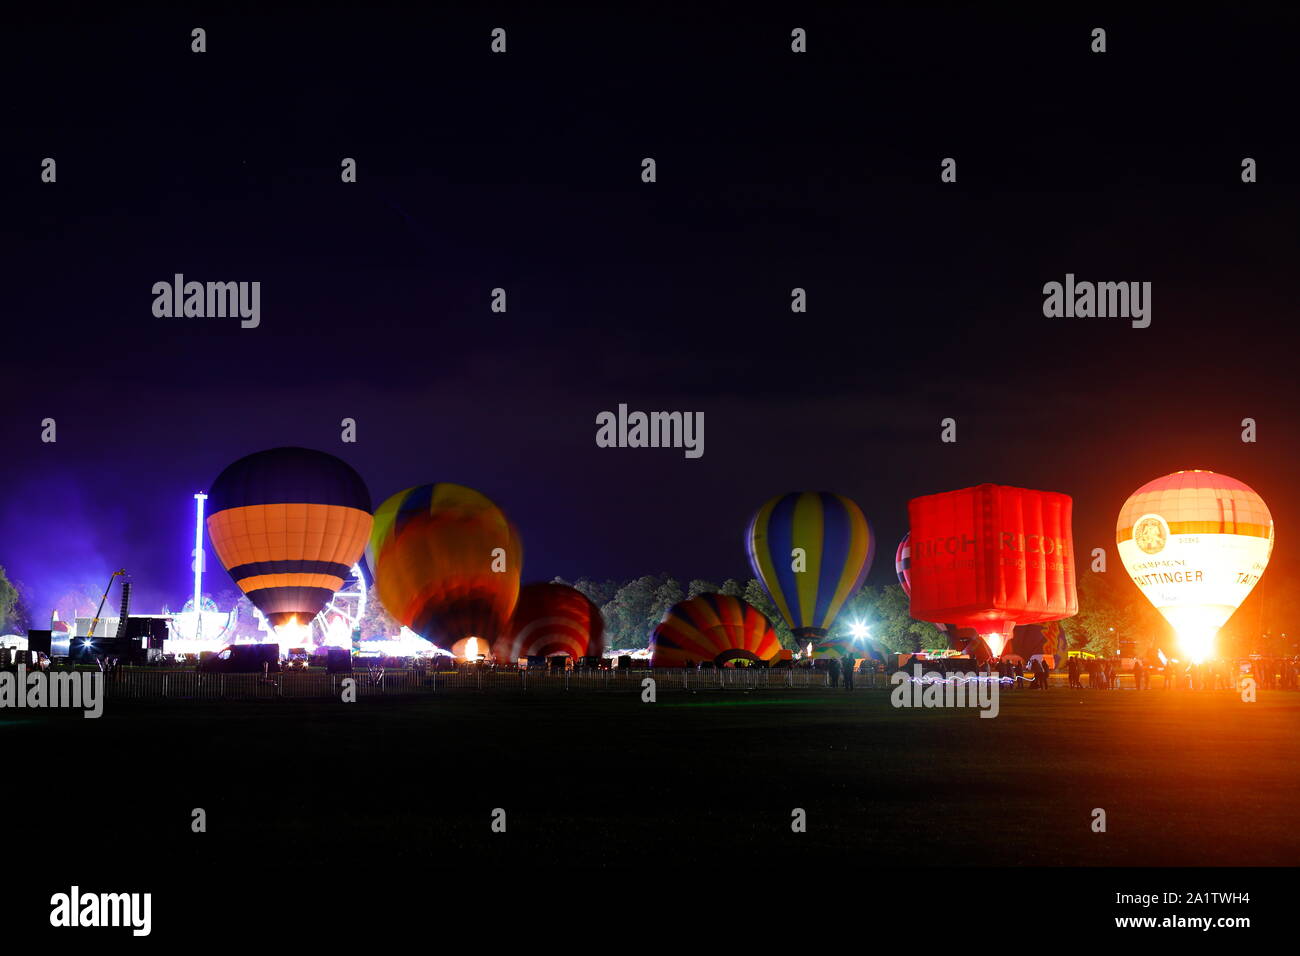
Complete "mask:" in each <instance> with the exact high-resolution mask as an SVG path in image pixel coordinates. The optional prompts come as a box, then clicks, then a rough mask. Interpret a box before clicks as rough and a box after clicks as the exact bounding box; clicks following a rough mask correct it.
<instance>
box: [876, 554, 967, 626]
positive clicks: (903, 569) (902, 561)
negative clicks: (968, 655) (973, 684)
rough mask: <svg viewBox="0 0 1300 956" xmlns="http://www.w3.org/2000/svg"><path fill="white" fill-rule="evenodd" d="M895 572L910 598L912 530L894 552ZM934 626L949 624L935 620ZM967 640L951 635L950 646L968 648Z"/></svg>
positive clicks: (909, 598)
mask: <svg viewBox="0 0 1300 956" xmlns="http://www.w3.org/2000/svg"><path fill="white" fill-rule="evenodd" d="M894 573H895V574H897V575H898V583H899V585H900V586H901V587H902V588H903V593H904V594H906V595H907V597H908V600H911V598H912V532H910V531H909V532H908V533H907V534H905V535H903V540H902V541H900V542H898V550H897V551H895V552H894ZM934 626H935V627H937V628H938V629H939V630H940V631H947V630H948V625H947V624H941V623H939V622H938V621H935V622H934ZM967 643H968V642H966V641H959V640H958V639H957V638H956V637H955V636H952V635H950V636H949V639H948V646H949V647H951V648H952V649H953V650H956V651H964V650H965V649H966V644H967Z"/></svg>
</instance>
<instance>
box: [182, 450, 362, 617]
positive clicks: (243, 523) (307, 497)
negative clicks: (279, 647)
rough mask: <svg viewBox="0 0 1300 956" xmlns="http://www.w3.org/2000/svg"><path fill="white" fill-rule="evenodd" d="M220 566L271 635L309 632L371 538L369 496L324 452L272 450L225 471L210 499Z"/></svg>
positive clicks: (211, 525)
mask: <svg viewBox="0 0 1300 956" xmlns="http://www.w3.org/2000/svg"><path fill="white" fill-rule="evenodd" d="M208 508H209V514H208V518H207V527H208V537H209V538H210V539H211V541H212V547H213V550H215V551H216V553H217V557H218V558H219V559H220V561H221V563H222V565H224V566H225V568H226V570H227V571H229V572H230V576H231V577H232V578H233V579H234V581H235V584H237V585H238V586H239V589H240V590H241V591H243V592H244V593H245V594H247V595H248V598H249V600H250V601H252V602H253V604H254V606H256V607H257V608H258V609H259V610H260V611H261V612H262V613H263V614H264V615H266V618H267V620H268V621H270V623H271V624H272V625H273V626H274V627H275V628H277V629H280V628H284V627H291V626H292V627H298V628H305V627H307V626H308V625H309V624H310V623H311V621H312V619H313V618H314V617H315V616H316V615H317V614H318V613H320V610H321V608H323V607H324V606H325V604H326V603H327V602H328V601H329V600H330V598H331V597H332V596H333V594H334V592H335V591H337V590H338V589H339V588H341V587H342V586H343V582H344V581H345V580H347V579H348V577H349V576H350V575H351V574H352V567H353V565H355V564H356V563H357V561H358V560H359V559H360V557H361V555H362V553H363V552H364V550H365V547H366V540H367V538H368V537H369V535H370V525H371V517H370V492H369V491H367V490H366V485H365V482H363V481H362V480H361V476H360V475H358V474H357V473H356V472H355V471H353V470H352V468H351V467H350V466H349V465H347V464H345V463H344V462H342V461H340V460H339V459H337V458H335V457H334V456H333V455H327V454H326V453H325V452H323V451H313V450H311V449H309V448H272V449H270V450H269V451H262V452H257V453H256V454H253V455H249V456H247V457H245V458H241V459H239V461H237V462H235V463H234V464H232V465H230V466H229V467H228V468H226V470H225V471H223V472H222V473H221V474H220V475H218V476H217V480H216V481H214V482H213V483H212V489H211V491H210V492H209V493H208Z"/></svg>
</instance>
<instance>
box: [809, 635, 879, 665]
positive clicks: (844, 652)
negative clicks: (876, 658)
mask: <svg viewBox="0 0 1300 956" xmlns="http://www.w3.org/2000/svg"><path fill="white" fill-rule="evenodd" d="M869 656H870V655H869V654H868V653H867V652H866V651H865V650H863V649H862V648H861V647H858V646H857V645H855V644H854V643H853V641H852V640H851V639H846V638H838V637H833V638H829V639H827V640H824V641H820V642H819V643H817V644H816V645H814V647H813V657H814V658H818V659H820V658H829V657H834V658H837V659H838V660H855V659H857V658H859V657H869Z"/></svg>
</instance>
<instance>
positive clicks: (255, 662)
mask: <svg viewBox="0 0 1300 956" xmlns="http://www.w3.org/2000/svg"><path fill="white" fill-rule="evenodd" d="M199 672H200V673H204V674H278V673H280V645H279V644H230V645H227V646H226V647H223V648H222V649H221V650H219V651H217V652H216V653H215V654H212V655H203V657H202V658H200V660H199Z"/></svg>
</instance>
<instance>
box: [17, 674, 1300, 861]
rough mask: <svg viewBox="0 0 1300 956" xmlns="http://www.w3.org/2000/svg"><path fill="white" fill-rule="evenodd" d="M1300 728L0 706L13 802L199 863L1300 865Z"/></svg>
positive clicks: (712, 706)
mask: <svg viewBox="0 0 1300 956" xmlns="http://www.w3.org/2000/svg"><path fill="white" fill-rule="evenodd" d="M1298 726H1300V694H1288V693H1281V692H1274V693H1267V692H1265V693H1263V694H1262V695H1261V697H1260V700H1259V702H1258V703H1255V704H1244V703H1242V702H1241V701H1240V700H1239V699H1238V698H1236V697H1235V696H1233V695H1231V694H1228V693H1186V692H1169V693H1166V692H1161V691H1154V692H1148V693H1135V692H1088V691H1084V692H1071V691H1067V690H1062V689H1053V690H1052V691H1048V692H1044V693H1033V692H1019V693H1014V694H1004V695H1003V698H1002V708H1001V715H1000V716H999V717H997V718H996V719H992V720H989V719H980V718H979V717H978V716H977V714H976V712H975V711H960V710H898V709H894V708H893V707H891V706H890V705H889V699H888V695H887V694H886V693H885V692H883V691H859V692H857V693H856V694H855V695H853V696H852V697H849V696H847V695H843V694H832V693H816V692H806V691H805V692H798V691H796V692H792V693H791V694H790V695H789V696H786V695H782V694H777V693H763V694H760V693H741V692H730V693H716V692H715V693H697V694H689V693H688V694H673V695H661V697H660V699H659V702H658V703H655V704H644V703H641V702H640V700H639V698H638V697H635V696H615V695H589V696H546V697H542V696H536V697H519V696H482V695H474V696H471V695H463V696H452V695H448V696H442V697H438V698H424V699H405V700H399V699H390V700H380V701H374V700H367V701H362V702H359V703H355V704H341V703H337V704H336V703H329V702H322V701H273V702H267V703H234V702H230V703H169V704H164V705H145V704H126V703H122V702H110V706H109V708H108V710H107V712H106V714H105V716H104V717H103V718H101V719H100V720H96V721H92V720H83V719H73V718H70V717H65V716H60V717H58V718H39V719H33V718H32V717H31V716H30V715H29V714H27V713H24V714H21V715H20V714H17V713H15V712H13V711H9V712H0V745H3V746H4V748H5V752H6V754H7V755H8V757H9V761H8V766H9V767H10V768H13V769H14V770H15V771H16V773H15V774H13V775H10V780H9V781H8V783H7V784H6V785H5V788H4V789H5V798H6V804H7V807H8V808H9V809H10V810H11V811H12V810H13V809H15V808H16V807H21V808H23V810H24V811H30V812H31V813H32V814H33V815H34V816H33V817H31V818H30V819H37V820H41V821H47V824H46V825H52V830H47V831H46V832H69V831H72V832H76V831H81V832H83V833H86V834H93V835H94V837H95V841H96V844H97V845H98V846H99V847H100V852H105V849H104V848H108V850H107V852H118V853H130V852H137V853H143V854H148V855H149V857H150V858H151V859H156V860H160V861H161V860H169V859H170V860H174V861H176V862H178V863H179V864H181V865H182V866H184V865H204V866H212V867H222V866H226V865H234V866H236V867H245V868H246V867H248V866H254V867H255V866H256V865H257V864H258V863H259V862H266V863H268V864H270V863H297V864H301V863H304V862H305V863H320V864H323V865H330V864H332V863H337V862H338V861H340V860H342V859H349V860H352V861H355V862H361V863H364V862H365V861H374V862H376V863H379V862H384V863H391V862H402V861H405V862H408V863H412V864H416V865H418V866H421V867H437V866H464V865H474V866H481V865H489V866H497V865H501V864H520V865H527V864H533V863H538V862H554V863H579V864H596V865H619V864H636V863H638V862H642V861H644V862H656V863H664V862H669V863H681V864H690V863H693V862H707V861H718V860H728V861H731V862H733V863H734V862H737V861H743V860H747V859H752V860H754V861H756V862H761V863H771V864H787V863H801V862H818V861H826V860H829V859H832V858H834V859H836V860H837V861H841V862H850V861H851V862H854V863H856V864H858V865H862V866H886V865H900V864H901V865H967V864H969V865H980V866H989V865H993V866H998V865H1009V864H1027V865H1058V864H1060V865H1081V864H1082V865H1108V866H1128V865H1143V866H1156V865H1170V866H1184V865H1260V864H1265V865H1281V864H1286V865H1294V864H1296V863H1297V862H1300V830H1298V828H1297V825H1296V824H1297V820H1296V810H1297V787H1296V784H1297V781H1298V780H1300V761H1298V758H1300V741H1298V740H1297V727H1298ZM15 755H18V759H17V760H15V759H14V757H15ZM195 807H202V808H204V809H205V810H206V811H207V814H208V832H207V834H204V835H201V836H199V835H194V834H191V832H190V819H191V817H190V813H191V810H192V808H195ZM497 807H500V808H504V809H505V811H506V814H507V816H506V820H507V832H506V833H505V834H495V833H492V832H491V830H490V826H489V824H490V816H491V812H492V810H493V809H494V808H497ZM794 808H802V809H803V810H805V811H806V813H807V820H808V829H807V832H806V833H793V832H791V827H790V821H791V812H792V810H793V809H794ZM1094 808H1101V809H1103V810H1105V812H1106V832H1105V833H1095V832H1093V831H1092V829H1091V823H1092V811H1093V809H1094Z"/></svg>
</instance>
